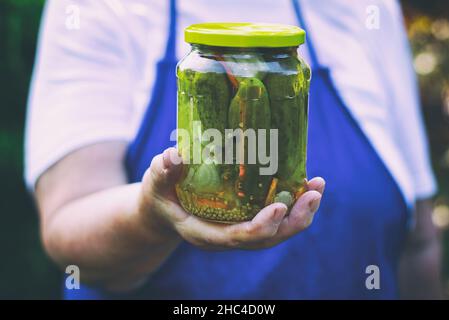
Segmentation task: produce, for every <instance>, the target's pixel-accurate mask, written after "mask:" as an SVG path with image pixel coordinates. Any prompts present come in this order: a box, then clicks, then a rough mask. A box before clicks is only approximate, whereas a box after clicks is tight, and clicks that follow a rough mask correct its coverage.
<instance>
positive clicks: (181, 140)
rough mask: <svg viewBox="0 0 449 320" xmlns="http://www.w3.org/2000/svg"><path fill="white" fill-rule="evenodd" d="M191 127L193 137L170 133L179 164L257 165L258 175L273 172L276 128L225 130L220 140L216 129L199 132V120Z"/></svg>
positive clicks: (274, 172) (276, 167)
mask: <svg viewBox="0 0 449 320" xmlns="http://www.w3.org/2000/svg"><path fill="white" fill-rule="evenodd" d="M192 125H193V127H192V128H193V129H192V131H193V137H191V134H190V133H189V131H188V130H185V129H177V130H173V131H172V133H171V134H170V140H171V141H177V142H178V148H180V151H181V155H182V161H183V163H185V164H202V163H205V164H260V165H261V166H260V168H259V174H260V175H274V174H276V173H277V171H278V153H279V151H278V150H279V146H278V129H269V130H267V129H252V128H248V129H246V130H243V129H240V128H239V129H225V130H224V137H223V134H222V133H221V131H220V130H218V129H214V128H209V129H207V130H204V132H203V131H202V129H201V121H193V123H192ZM268 135H269V137H268ZM223 151H224V152H223ZM171 160H172V161H173V162H176V159H171Z"/></svg>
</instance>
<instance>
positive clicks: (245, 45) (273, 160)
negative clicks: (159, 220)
mask: <svg viewBox="0 0 449 320" xmlns="http://www.w3.org/2000/svg"><path fill="white" fill-rule="evenodd" d="M214 34H215V36H214ZM186 41H187V42H189V43H191V45H192V50H191V52H190V53H189V54H188V55H187V56H186V57H185V58H184V59H183V60H182V61H181V62H180V63H179V64H178V68H177V78H178V79H177V81H178V150H179V152H180V154H181V156H182V158H183V162H184V165H183V173H182V177H181V179H180V181H179V182H178V184H177V185H176V192H177V195H178V198H179V201H180V203H181V205H182V206H183V207H184V209H185V210H186V211H188V212H191V213H192V214H194V215H197V216H199V217H201V218H204V219H208V220H214V221H220V222H240V221H245V220H250V219H252V218H253V217H254V216H255V215H256V214H257V213H258V212H259V211H260V210H261V209H262V208H263V207H264V206H266V205H269V204H271V203H273V202H283V203H285V204H286V205H287V206H289V207H291V205H292V204H293V203H294V201H295V200H296V199H297V198H298V197H299V196H300V195H301V194H302V193H303V192H304V189H305V181H306V150H307V148H306V147H307V117H308V92H309V83H310V77H311V73H310V68H309V67H308V66H307V65H306V63H305V62H304V61H303V60H302V59H301V58H300V57H299V56H298V53H297V49H298V46H299V45H300V44H301V43H303V42H304V31H303V30H302V29H300V28H298V27H291V26H283V25H259V24H234V23H232V24H201V25H193V26H191V27H189V28H187V29H186Z"/></svg>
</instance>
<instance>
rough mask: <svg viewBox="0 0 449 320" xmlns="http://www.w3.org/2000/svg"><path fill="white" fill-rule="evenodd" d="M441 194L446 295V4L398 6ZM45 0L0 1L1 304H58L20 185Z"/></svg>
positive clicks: (438, 214) (438, 218) (438, 211)
mask: <svg viewBox="0 0 449 320" xmlns="http://www.w3.org/2000/svg"><path fill="white" fill-rule="evenodd" d="M403 2H404V3H403V7H404V11H405V14H406V22H407V28H408V32H409V37H410V40H411V43H412V48H413V51H414V56H415V58H414V66H415V70H416V72H417V73H418V75H419V80H420V87H421V96H422V106H423V113H424V117H425V120H426V125H427V131H428V134H429V140H430V145H431V151H432V160H433V166H434V169H435V172H436V175H437V177H438V182H439V186H440V191H439V194H438V196H437V199H436V201H437V206H436V208H435V211H434V214H433V219H434V221H435V223H436V224H437V226H438V227H439V228H440V229H441V230H442V240H443V242H444V246H445V250H444V251H445V257H444V274H445V280H444V281H445V287H446V288H447V289H446V290H447V291H448V292H449V282H448V280H447V279H448V278H449V2H448V1H447V0H440V1H426V0H415V1H410V0H408V1H403ZM43 4H44V0H0V181H1V183H0V195H1V197H0V199H1V200H0V215H1V220H0V299H2V298H3V299H4V298H8V299H10V298H20V299H23V298H32V299H35V298H40V299H50V298H60V289H61V274H60V272H59V271H58V270H57V269H56V267H55V266H54V265H53V264H52V263H51V262H50V260H49V259H48V258H47V257H46V255H45V253H44V252H43V249H42V246H41V243H40V239H39V223H38V219H37V213H36V211H35V208H34V206H33V202H32V201H31V199H30V197H29V195H28V194H27V192H26V190H25V187H24V184H23V179H22V176H23V160H22V159H23V131H24V119H25V114H26V100H27V94H28V85H29V82H30V76H31V72H32V67H33V61H34V53H35V46H36V37H37V32H38V27H39V20H40V15H41V11H42V7H43Z"/></svg>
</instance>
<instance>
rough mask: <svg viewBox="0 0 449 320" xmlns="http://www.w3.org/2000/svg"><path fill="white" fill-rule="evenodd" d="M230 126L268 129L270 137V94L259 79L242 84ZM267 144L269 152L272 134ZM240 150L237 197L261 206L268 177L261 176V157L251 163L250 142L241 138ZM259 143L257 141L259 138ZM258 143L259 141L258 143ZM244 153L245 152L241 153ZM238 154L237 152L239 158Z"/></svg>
mask: <svg viewBox="0 0 449 320" xmlns="http://www.w3.org/2000/svg"><path fill="white" fill-rule="evenodd" d="M228 125H229V128H230V129H242V130H243V131H245V130H247V129H255V135H256V136H257V129H265V130H267V133H269V130H270V127H271V111H270V103H269V99H268V95H267V90H266V88H265V86H264V84H263V83H262V81H260V80H259V79H257V78H245V79H242V81H241V82H240V84H239V88H238V91H237V93H236V95H235V97H234V98H233V99H232V101H231V104H230V106H229V115H228ZM266 137H267V139H266V141H265V143H266V145H267V149H268V148H269V134H267V135H266ZM241 138H242V141H240V146H241V147H243V155H244V158H245V159H244V160H245V161H244V164H236V166H238V168H239V175H238V178H237V180H236V186H235V188H236V193H237V195H238V196H239V197H241V198H242V199H243V200H244V201H245V202H247V203H250V204H251V203H260V202H261V201H263V200H264V198H265V196H266V193H267V188H268V184H269V182H270V178H271V177H269V176H263V175H260V173H259V168H260V167H261V165H260V163H258V157H257V155H255V158H256V163H255V164H249V163H248V141H247V140H246V139H244V137H243V136H242V137H241ZM257 139H258V137H257ZM258 143H259V141H258ZM240 151H242V150H240ZM237 152H239V150H235V152H234V154H235V155H236V154H237Z"/></svg>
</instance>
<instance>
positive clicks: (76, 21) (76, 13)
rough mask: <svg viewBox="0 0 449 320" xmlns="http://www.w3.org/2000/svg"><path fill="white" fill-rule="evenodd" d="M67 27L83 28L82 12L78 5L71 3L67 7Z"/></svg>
mask: <svg viewBox="0 0 449 320" xmlns="http://www.w3.org/2000/svg"><path fill="white" fill-rule="evenodd" d="M65 14H66V16H67V17H66V20H65V27H66V28H67V29H69V30H79V29H81V12H80V8H79V7H78V6H77V5H69V6H67V7H66V9H65Z"/></svg>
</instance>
